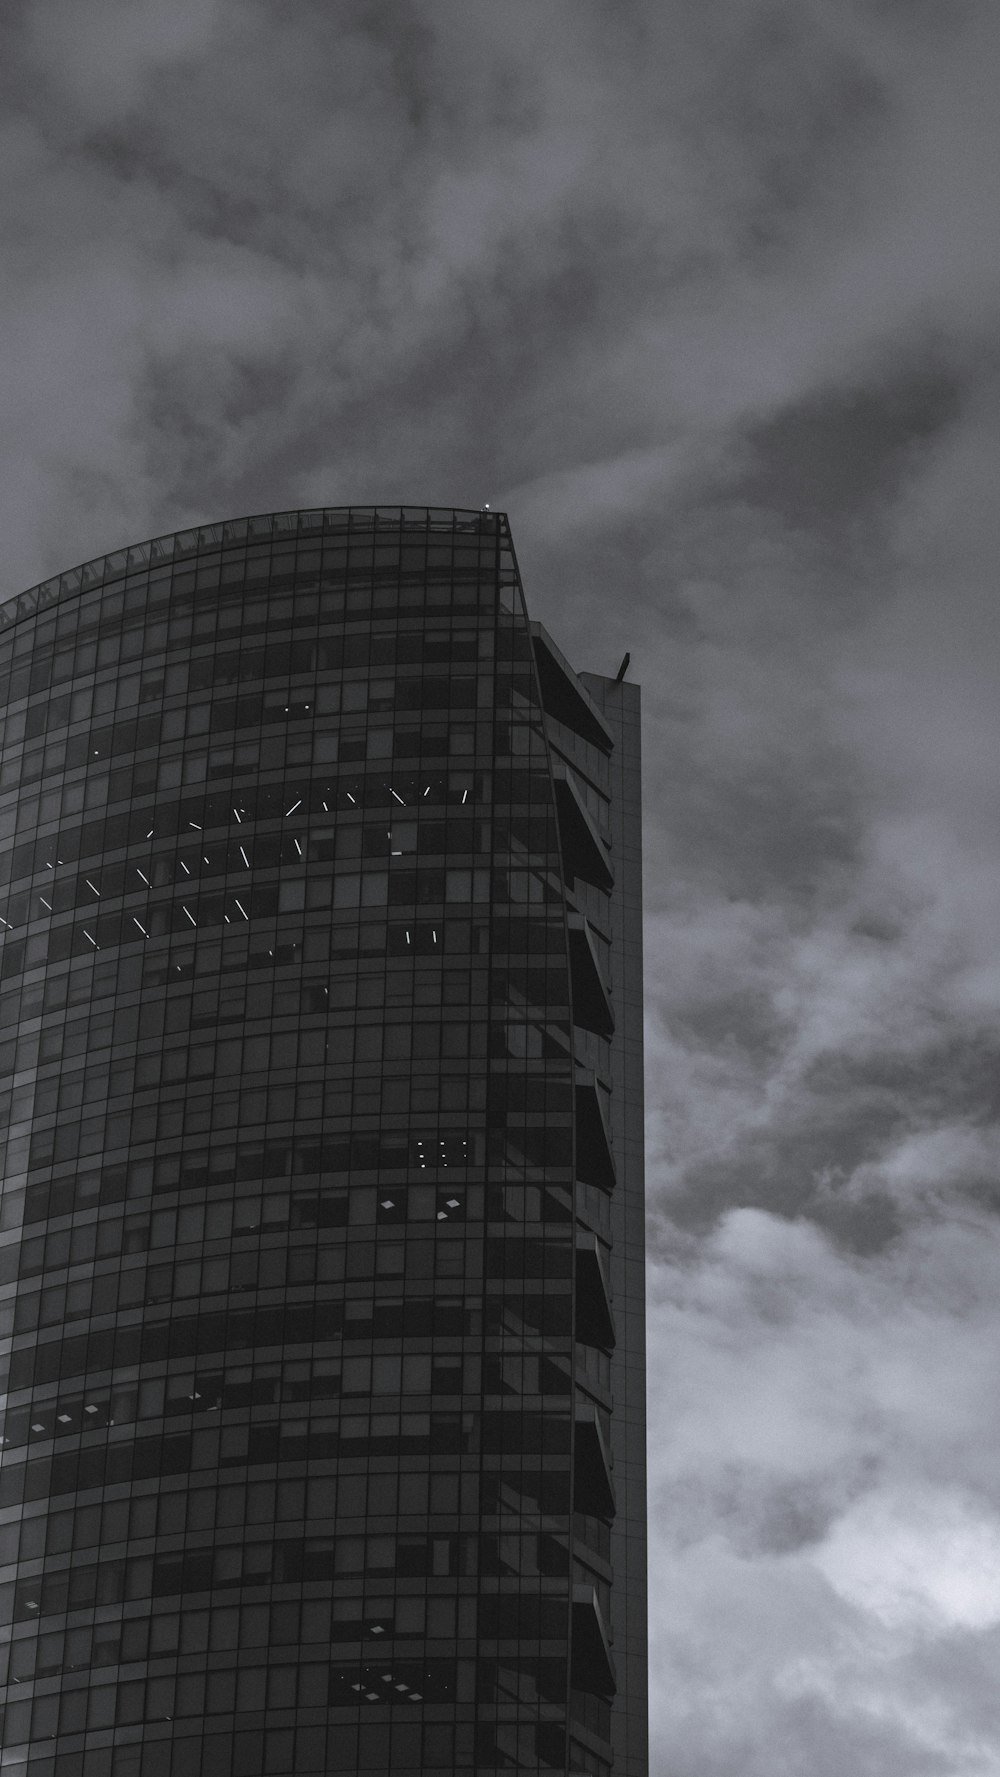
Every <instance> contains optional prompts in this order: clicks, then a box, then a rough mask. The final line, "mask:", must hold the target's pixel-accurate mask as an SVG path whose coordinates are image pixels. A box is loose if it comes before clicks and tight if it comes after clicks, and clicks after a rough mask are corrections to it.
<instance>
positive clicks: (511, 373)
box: [0, 0, 1000, 1777]
mask: <svg viewBox="0 0 1000 1777" xmlns="http://www.w3.org/2000/svg"><path fill="white" fill-rule="evenodd" d="M0 32H2V47H3V51H4V53H3V55H2V57H0V92H2V95H3V101H4V104H3V111H2V114H0V151H2V153H3V157H4V170H5V175H6V176H5V179H4V182H3V189H2V193H0V226H2V228H3V234H4V255H3V260H2V265H0V321H2V331H0V452H2V479H0V487H2V488H3V508H2V510H3V519H4V535H5V558H4V561H5V580H6V586H7V589H8V590H9V591H10V592H14V591H16V590H18V589H19V587H20V586H22V585H24V584H27V583H29V582H30V581H31V580H33V579H35V578H37V577H41V576H42V575H44V574H47V573H49V572H52V571H54V570H58V569H59V568H62V567H65V566H67V565H68V564H69V563H70V562H72V561H74V560H78V559H81V558H83V557H85V556H86V555H88V554H90V553H92V552H96V551H98V550H103V549H105V548H111V547H114V546H115V545H117V544H119V543H121V542H124V541H127V540H129V539H134V538H136V537H139V536H144V535H149V534H152V533H156V532H157V531H160V530H165V529H169V528H171V527H173V526H174V525H179V524H184V523H188V522H194V521H197V520H199V519H214V518H218V517H221V516H223V515H226V514H232V513H238V512H241V511H246V510H253V509H259V510H270V509H273V508H275V507H280V506H286V505H287V506H293V505H296V504H299V503H313V502H315V503H320V504H325V503H338V502H341V501H346V500H350V499H356V500H360V501H363V502H368V501H371V500H372V499H377V500H382V501H385V502H392V501H395V500H400V499H401V500H405V501H412V500H417V501H420V500H423V499H429V500H431V501H433V502H440V503H442V504H445V503H454V504H468V505H471V506H479V505H481V504H482V503H483V502H484V501H487V500H488V501H490V502H491V503H492V504H493V505H494V506H496V507H503V506H506V507H508V508H509V510H510V512H511V516H512V520H513V524H514V527H515V537H516V541H517V546H518V553H519V558H520V561H521V565H522V568H523V570H524V573H525V577H526V581H527V584H528V588H529V595H530V597H531V600H532V604H533V606H534V607H535V609H536V610H537V611H538V613H539V615H541V616H543V617H544V618H545V620H546V621H547V622H549V623H550V624H551V626H552V628H553V629H554V630H555V631H556V633H557V634H558V636H559V638H560V640H561V641H562V643H563V645H564V646H565V648H566V650H567V652H568V654H569V655H570V657H571V658H573V659H574V660H577V661H579V663H580V664H581V665H588V666H592V667H595V668H598V669H603V670H605V671H608V670H610V671H614V670H615V668H616V667H617V663H618V661H619V660H620V659H621V656H622V654H623V652H624V650H625V648H626V647H630V648H631V650H632V658H633V663H634V665H633V672H634V674H635V676H636V677H638V678H641V680H642V681H643V684H644V692H645V704H646V710H647V726H646V735H645V748H646V760H647V827H646V844H647V857H648V865H649V868H648V885H647V886H648V908H649V919H648V951H649V1002H650V1019H649V1058H650V1072H649V1085H650V1110H651V1115H650V1160H651V1174H652V1191H651V1200H652V1209H653V1229H654V1265H653V1270H652V1275H651V1288H652V1298H653V1306H652V1319H651V1340H652V1352H653V1365H652V1372H653V1376H654V1383H655V1386H654V1394H653V1402H652V1417H651V1431H652V1445H653V1457H654V1461H653V1471H652V1477H653V1501H654V1507H655V1512H654V1587H653V1596H654V1600H655V1605H654V1626H655V1629H656V1643H655V1655H654V1668H655V1680H656V1683H655V1694H654V1726H655V1745H656V1752H655V1756H654V1763H653V1768H654V1770H670V1771H671V1772H672V1773H674V1777H695V1774H697V1777H737V1773H738V1777H774V1773H776V1772H778V1773H782V1774H784V1773H788V1774H789V1777H791V1774H792V1773H794V1774H795V1777H799V1773H801V1772H803V1771H805V1770H809V1771H810V1772H816V1773H817V1774H818V1777H898V1773H900V1772H906V1773H907V1777H911V1774H912V1777H998V1774H1000V1753H998V1751H997V1747H998V1745H1000V1734H998V1725H1000V1724H998V1722H997V1706H996V1701H995V1697H996V1687H995V1682H994V1678H993V1673H994V1671H995V1659H996V1651H997V1637H998V1634H1000V1488H998V1483H997V1475H998V1474H1000V1460H998V1459H1000V1431H998V1421H997V1415H996V1411H995V1404H994V1402H995V1389H996V1382H995V1379H996V1373H997V1364H998V1359H1000V1308H998V1306H997V1304H998V1302H1000V1235H998V1227H1000V1224H998V1221H997V1218H996V1214H995V1207H996V1203H997V1192H998V1187H997V1180H998V1178H1000V1135H998V1124H997V1104H996V1087H995V1078H996V1069H995V1060H996V1057H997V1054H998V1045H1000V966H998V963H997V957H998V956H1000V899H998V896H997V891H996V885H997V881H998V878H1000V840H998V834H1000V792H998V789H997V782H998V780H997V765H996V761H997V757H998V752H1000V747H998V741H1000V736H998V734H997V714H996V708H997V699H996V683H997V659H998V653H1000V635H998V628H1000V618H998V615H997V613H998V605H997V600H996V561H997V558H998V554H1000V521H998V509H997V501H996V491H995V478H996V467H995V466H996V459H997V447H998V444H1000V399H998V389H1000V382H998V375H997V355H996V347H995V337H994V336H995V317H996V313H997V306H998V294H1000V234H998V231H997V228H996V216H997V213H998V210H1000V155H998V154H997V152H996V141H995V110H996V89H997V75H998V72H1000V67H998V64H1000V19H998V14H997V11H996V9H995V7H993V6H991V5H990V4H989V3H988V0H934V3H933V4H932V3H931V0H906V3H905V4H904V3H903V0H797V3H796V4H794V5H793V4H792V0H723V3H722V4H721V5H714V6H705V5H704V4H703V3H702V0H676V3H675V4H673V5H672V6H670V7H654V6H638V5H634V4H626V5H614V6H612V5H610V4H600V3H598V0H547V3H546V4H545V5H544V6H539V5H538V4H537V0H507V3H505V4H504V5H503V6H495V5H489V4H487V3H486V0H434V4H433V5H431V6H426V7H417V6H414V5H412V4H404V3H403V0H388V3H385V4H372V3H362V0H357V3H346V0H345V3H340V4H337V3H334V4H319V3H315V4H306V3H303V4H298V5H295V6H289V5H287V4H286V5H278V4H277V3H276V0H174V3H173V4H171V5H163V4H162V0H30V3H29V0H20V3H17V4H10V5H8V7H7V8H6V9H5V12H4V15H3V18H2V20H0Z"/></svg>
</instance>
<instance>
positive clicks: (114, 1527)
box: [0, 507, 647, 1777]
mask: <svg viewBox="0 0 1000 1777" xmlns="http://www.w3.org/2000/svg"><path fill="white" fill-rule="evenodd" d="M0 685H2V695H0V707H2V708H3V709H4V711H5V725H4V730H3V751H2V763H0V884H2V887H0V935H2V936H0V1062H2V1069H0V1071H2V1080H0V1103H2V1119H0V1121H2V1137H3V1140H2V1142H0V1149H2V1153H3V1188H2V1199H0V1203H2V1232H0V1341H2V1343H0V1352H2V1355H3V1365H4V1368H5V1370H9V1374H8V1377H7V1387H8V1388H9V1394H8V1397H7V1411H6V1418H5V1421H4V1424H3V1428H2V1434H3V1435H2V1443H0V1545H2V1547H0V1559H2V1563H3V1572H2V1575H0V1611H2V1623H3V1628H2V1636H3V1638H4V1644H3V1650H2V1651H3V1660H4V1667H5V1670H4V1673H3V1677H4V1679H5V1681H6V1689H5V1698H6V1711H5V1717H4V1724H3V1731H2V1742H0V1743H2V1751H0V1772H2V1774H3V1777H8V1773H12V1774H13V1773H17V1772H20V1771H22V1770H23V1771H24V1772H25V1777H198V1774H202V1777H264V1774H271V1777H292V1773H295V1774H296V1777H298V1774H299V1773H303V1774H309V1773H315V1774H322V1773H327V1772H338V1773H340V1772H348V1773H367V1774H369V1777H380V1774H385V1773H389V1772H391V1773H393V1777H416V1774H417V1773H424V1772H439V1771H440V1772H449V1773H460V1774H462V1777H468V1774H471V1773H478V1774H482V1773H494V1772H496V1773H499V1772H518V1771H520V1772H532V1773H551V1772H556V1773H568V1772H589V1773H592V1774H593V1777H611V1774H612V1773H613V1774H614V1777H645V1772H646V1768H647V1767H646V1748H645V1682H646V1679H645V1664H646V1660H645V1496H644V1419H643V1412H644V1406H643V1389H644V1359H643V1282H642V1275H643V1185H642V1031H641V948H640V837H639V742H638V692H637V690H636V688H635V687H634V686H633V685H631V684H629V683H628V682H623V681H620V680H617V679H610V678H604V677H600V676H598V675H593V674H590V673H583V674H577V673H576V672H574V671H573V669H572V668H571V667H570V665H569V663H568V662H567V661H566V660H565V659H564V657H563V655H562V654H561V653H560V651H559V648H558V647H557V646H556V644H555V642H554V641H553V640H552V639H551V638H550V637H549V636H548V634H547V633H546V632H545V630H544V629H542V628H541V627H540V626H539V625H538V624H536V623H533V622H531V621H529V618H528V616H527V613H526V610H525V607H524V603H523V598H522V593H521V587H520V582H519V577H518V571H517V566H516V562H515V558H514V552H513V547H512V544H511V538H510V532H509V529H508V526H507V522H506V519H505V518H504V517H503V515H501V514H496V513H490V512H488V511H484V512H474V511H451V510H437V509H427V508H423V507H419V508H411V507H404V508H398V507H396V508H385V507H377V508H376V507H363V508H357V507H356V508H350V509H337V510H329V509H328V510H318V511H303V512H285V513H276V514H272V515H269V516H264V517H258V518H251V519H244V520H240V521H238V522H235V523H227V524H218V525H211V526H207V527H204V528H201V529H198V530H194V531H188V532H181V533H179V534H177V535H174V536H170V537H164V538H160V539H158V540H156V541H155V542H152V543H148V544H143V545H141V546H139V547H137V548H133V549H127V550H122V551H121V552H119V553H118V554H116V555H112V556H107V557H103V558H101V559H100V560H98V561H94V562H89V563H87V564H86V565H85V566H84V567H82V568H78V569H75V570H74V571H73V572H71V573H67V574H64V575H62V576H60V577H59V578H57V579H54V580H51V581H49V582H47V583H46V584H44V585H43V586H40V587H36V588H34V589H33V590H32V591H31V592H29V593H25V594H23V595H22V596H21V597H19V598H17V599H14V600H12V601H11V602H9V603H8V604H7V605H6V606H3V607H0Z"/></svg>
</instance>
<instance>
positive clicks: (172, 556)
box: [0, 506, 508, 630]
mask: <svg viewBox="0 0 1000 1777" xmlns="http://www.w3.org/2000/svg"><path fill="white" fill-rule="evenodd" d="M494 526H496V527H498V528H499V529H501V530H504V531H506V530H507V529H508V525H507V514H506V513H505V512H491V511H490V509H489V507H482V508H479V509H476V508H475V507H470V506H305V507H301V508H299V509H296V510H292V511H288V512H262V513H255V514H252V515H250V516H248V517H246V518H229V519H223V520H221V522H219V523H218V524H203V525H195V526H192V527H189V528H185V529H184V530H180V531H169V532H167V533H166V535H164V536H162V537H152V538H150V539H149V540H148V541H147V542H145V543H132V544H128V545H127V546H126V547H125V548H124V549H116V550H114V551H113V552H112V553H111V554H110V555H97V556H94V557H93V558H92V560H90V561H85V562H81V563H80V564H79V566H77V567H75V568H69V569H67V571H66V572H65V573H64V574H56V575H54V576H53V578H52V579H50V580H40V581H39V582H38V584H37V585H35V586H29V587H28V588H27V590H26V591H24V592H17V593H13V594H11V596H10V597H8V598H6V599H3V600H0V630H4V629H9V627H10V626H11V624H13V623H18V622H19V621H20V619H21V618H22V617H32V616H36V615H37V614H38V613H39V612H40V611H46V610H48V609H49V608H50V606H52V605H58V604H61V603H62V602H63V600H64V599H69V598H73V597H74V596H76V595H77V594H79V593H81V592H89V591H90V589H91V588H92V587H94V586H103V585H107V584H108V583H109V582H111V581H114V580H119V579H124V578H125V576H126V575H128V574H134V573H140V572H142V571H143V569H145V568H149V567H162V566H164V565H166V564H167V563H169V562H174V561H179V560H183V559H184V558H185V557H186V556H197V555H201V554H203V553H204V552H205V551H206V550H208V549H214V548H225V547H226V546H227V545H228V546H231V547H235V546H237V545H239V544H241V543H248V542H259V541H262V540H263V539H264V538H267V537H289V536H309V535H313V534H316V533H318V534H320V535H322V533H323V532H324V531H342V530H345V529H351V530H359V531H360V530H409V529H413V530H431V531H455V530H461V531H472V530H476V531H478V530H491V529H493V528H494Z"/></svg>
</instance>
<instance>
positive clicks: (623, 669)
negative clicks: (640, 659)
mask: <svg viewBox="0 0 1000 1777" xmlns="http://www.w3.org/2000/svg"><path fill="white" fill-rule="evenodd" d="M631 658H632V656H631V654H629V653H628V652H627V651H626V654H625V658H624V660H623V661H622V663H621V666H620V667H619V668H618V671H617V673H616V674H615V684H616V685H620V684H621V682H622V680H623V679H624V677H625V674H626V673H627V672H628V663H629V661H630V660H631Z"/></svg>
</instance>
